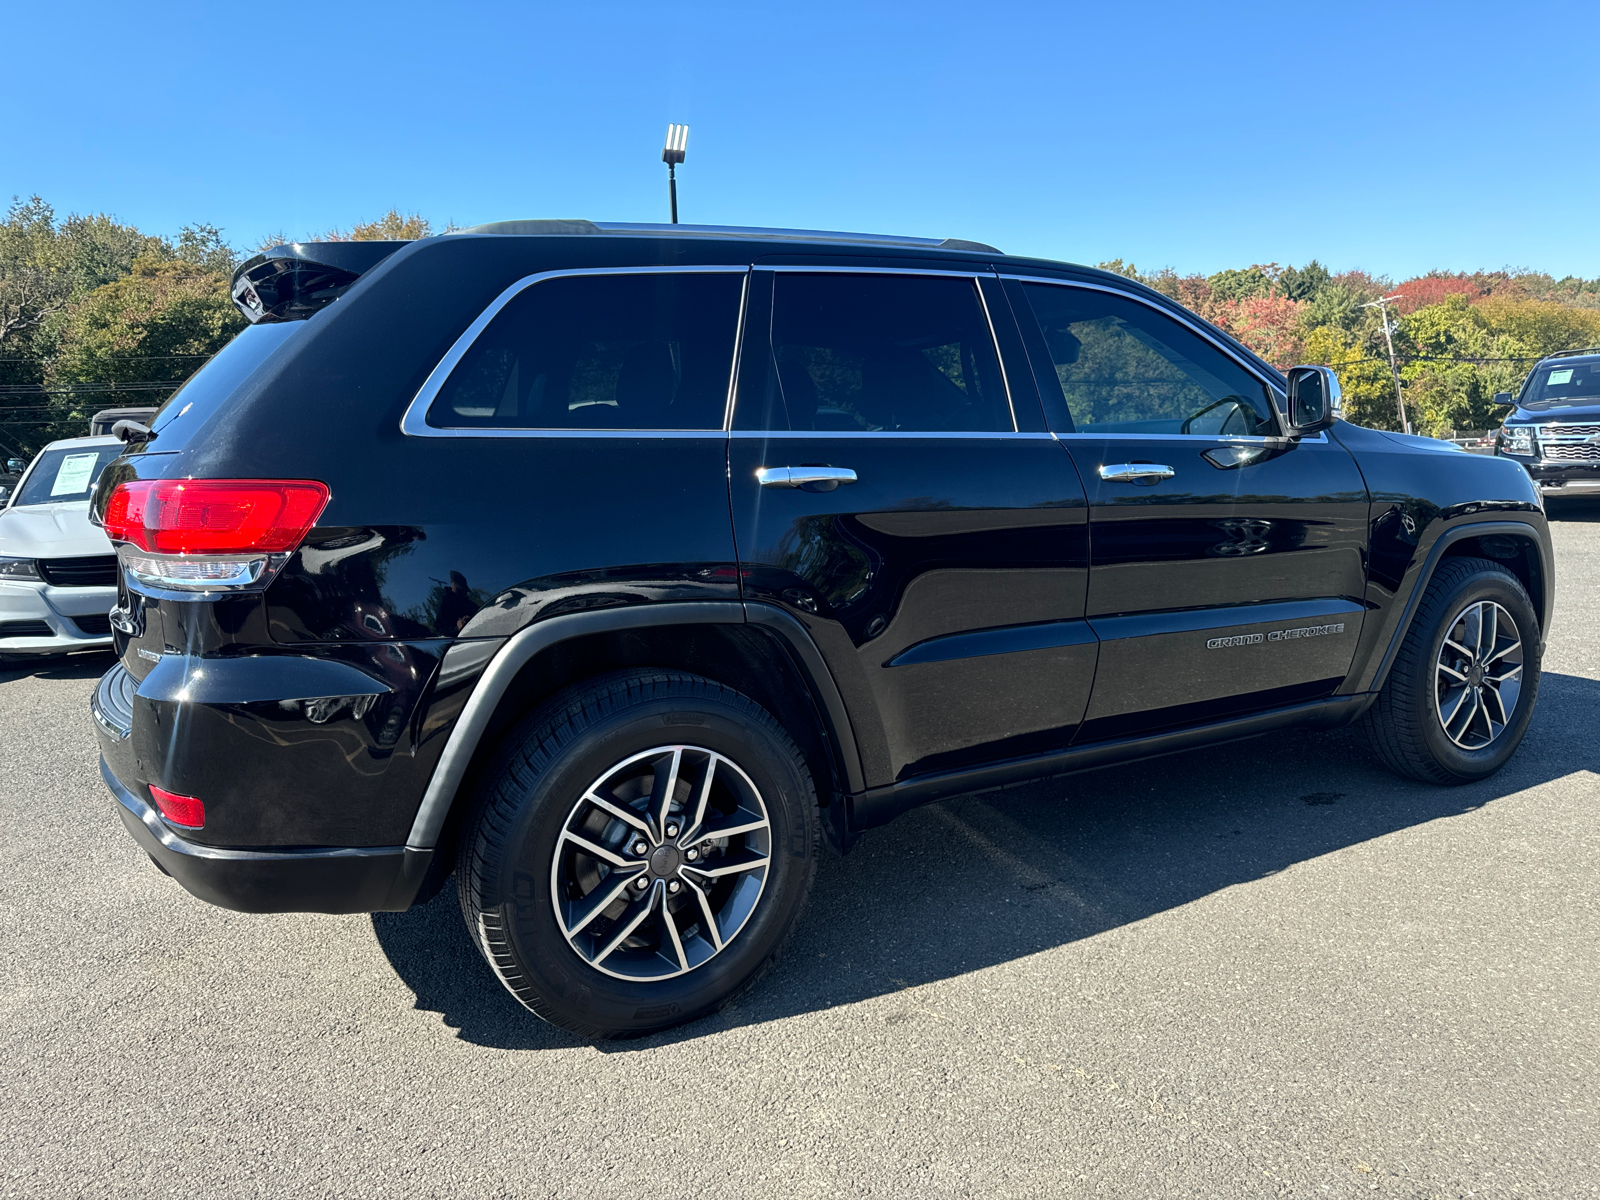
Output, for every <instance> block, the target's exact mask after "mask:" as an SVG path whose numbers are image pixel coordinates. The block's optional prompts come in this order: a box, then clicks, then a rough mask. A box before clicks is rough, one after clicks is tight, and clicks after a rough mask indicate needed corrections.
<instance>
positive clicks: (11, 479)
mask: <svg viewBox="0 0 1600 1200" xmlns="http://www.w3.org/2000/svg"><path fill="white" fill-rule="evenodd" d="M27 469H28V464H27V463H25V462H23V461H22V459H20V458H8V459H6V460H5V462H4V463H0V508H4V507H5V506H6V505H7V504H8V503H10V501H11V493H12V492H14V491H16V490H17V484H18V483H20V482H21V481H22V473H23V472H24V471H26V470H27Z"/></svg>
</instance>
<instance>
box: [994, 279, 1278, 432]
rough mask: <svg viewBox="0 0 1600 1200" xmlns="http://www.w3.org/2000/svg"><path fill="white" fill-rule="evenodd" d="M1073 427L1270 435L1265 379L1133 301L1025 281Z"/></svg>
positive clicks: (1272, 429) (1093, 429)
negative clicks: (1259, 377)
mask: <svg viewBox="0 0 1600 1200" xmlns="http://www.w3.org/2000/svg"><path fill="white" fill-rule="evenodd" d="M1023 290H1024V291H1025V292H1026V293H1027V296H1028V301H1029V303H1030V304H1031V305H1032V307H1033V312H1034V315H1035V316H1036V317H1037V318H1038V320H1039V326H1040V329H1041V331H1042V332H1043V334H1044V340H1045V345H1046V346H1047V347H1048V348H1049V352H1050V359H1051V364H1052V366H1054V368H1055V377H1056V381H1057V383H1059V384H1060V386H1061V393H1062V397H1063V399H1065V401H1066V404H1067V409H1068V411H1069V412H1070V413H1071V414H1072V423H1073V426H1074V427H1075V428H1076V429H1077V431H1078V432H1080V433H1153V434H1194V435H1205V436H1210V437H1226V436H1235V437H1238V436H1270V435H1272V434H1274V433H1276V432H1277V428H1276V426H1275V424H1274V423H1273V418H1272V406H1271V404H1270V402H1269V399H1268V396H1267V389H1266V385H1265V384H1263V383H1262V382H1261V381H1260V380H1259V379H1257V378H1256V377H1255V376H1254V375H1252V374H1250V372H1248V371H1246V370H1245V369H1244V368H1243V367H1242V366H1240V365H1239V364H1238V363H1237V362H1235V361H1234V360H1233V359H1231V358H1229V357H1228V356H1227V355H1226V354H1224V353H1222V351H1221V350H1219V349H1217V348H1216V347H1215V346H1213V345H1211V343H1209V342H1207V341H1206V340H1205V339H1204V338H1202V337H1200V336H1199V335H1198V334H1195V333H1192V332H1190V331H1189V330H1188V329H1185V328H1184V327H1183V326H1182V325H1180V324H1179V323H1178V322H1177V321H1174V320H1173V319H1172V318H1171V317H1167V316H1164V315H1162V314H1161V313H1159V312H1157V311H1156V310H1155V309H1153V308H1150V307H1149V306H1148V305H1144V304H1140V303H1139V302H1138V301H1136V300H1132V299H1129V298H1127V297H1124V296H1118V295H1114V294H1112V293H1110V292H1101V291H1096V290H1093V289H1090V288H1077V287H1070V286H1058V285H1055V284H1048V283H1027V284H1024V285H1023Z"/></svg>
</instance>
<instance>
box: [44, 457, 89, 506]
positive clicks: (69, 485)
mask: <svg viewBox="0 0 1600 1200" xmlns="http://www.w3.org/2000/svg"><path fill="white" fill-rule="evenodd" d="M99 457H100V456H99V455H98V454H69V455H67V456H66V457H65V458H63V459H62V460H61V467H60V469H59V470H58V471H56V478H55V482H54V483H52V484H51V485H50V494H51V495H52V496H70V495H72V494H74V493H76V492H86V491H88V490H89V481H90V480H91V479H93V478H94V464H95V462H96V461H97V460H98V459H99Z"/></svg>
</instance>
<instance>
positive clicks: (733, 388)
mask: <svg viewBox="0 0 1600 1200" xmlns="http://www.w3.org/2000/svg"><path fill="white" fill-rule="evenodd" d="M749 311H750V272H749V271H746V272H745V273H744V286H743V287H742V288H740V290H739V323H738V325H737V326H735V328H734V331H733V364H732V365H731V366H730V367H729V368H728V398H727V399H726V400H725V401H723V404H722V431H723V432H724V433H726V432H727V431H728V430H730V429H732V428H733V405H734V402H735V401H736V400H737V399H738V398H739V359H740V358H741V357H743V355H744V321H745V314H746V313H748V312H749Z"/></svg>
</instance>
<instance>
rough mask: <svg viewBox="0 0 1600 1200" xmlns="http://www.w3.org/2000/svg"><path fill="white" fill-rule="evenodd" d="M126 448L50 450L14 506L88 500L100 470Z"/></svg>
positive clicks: (26, 483) (36, 464)
mask: <svg viewBox="0 0 1600 1200" xmlns="http://www.w3.org/2000/svg"><path fill="white" fill-rule="evenodd" d="M122 450H123V447H122V444H121V443H120V442H119V443H117V444H116V445H112V446H85V447H83V448H82V449H80V450H74V449H70V448H66V447H63V448H61V449H59V450H46V451H45V452H44V453H43V454H41V455H39V457H38V459H37V461H35V463H34V466H33V470H32V471H31V472H29V474H28V478H27V481H26V482H25V483H23V485H22V490H21V491H20V492H18V493H17V497H16V499H15V500H13V501H12V502H11V507H13V508H22V507H24V506H25V505H29V504H61V503H65V502H69V501H74V500H87V499H88V498H89V494H90V493H91V492H93V491H94V483H95V480H97V479H99V478H100V472H101V471H102V470H104V469H105V465H106V464H107V463H108V462H110V461H111V460H112V459H114V458H116V457H117V456H118V455H119V454H121V453H122Z"/></svg>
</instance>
